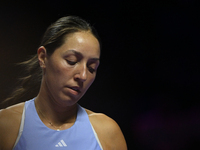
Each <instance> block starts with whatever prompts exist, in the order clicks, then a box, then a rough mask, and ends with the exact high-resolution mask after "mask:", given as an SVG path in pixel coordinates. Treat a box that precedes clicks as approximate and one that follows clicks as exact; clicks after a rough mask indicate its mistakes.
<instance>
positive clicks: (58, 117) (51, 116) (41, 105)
mask: <svg viewBox="0 0 200 150" xmlns="http://www.w3.org/2000/svg"><path fill="white" fill-rule="evenodd" d="M35 106H36V110H37V112H38V114H39V116H40V118H41V120H42V121H43V122H44V124H48V123H52V124H53V125H54V126H56V127H60V126H63V128H64V129H66V128H69V127H71V126H72V125H73V124H74V122H75V121H76V115H77V104H74V105H73V106H63V105H62V106H61V105H59V104H56V103H55V101H53V100H51V99H50V98H45V97H42V96H41V95H40V94H39V95H38V96H37V97H36V99H35Z"/></svg>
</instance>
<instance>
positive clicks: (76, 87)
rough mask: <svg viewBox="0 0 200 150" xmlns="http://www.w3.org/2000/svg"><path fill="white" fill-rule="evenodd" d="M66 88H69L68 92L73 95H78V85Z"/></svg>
mask: <svg viewBox="0 0 200 150" xmlns="http://www.w3.org/2000/svg"><path fill="white" fill-rule="evenodd" d="M68 88H69V89H70V93H72V94H73V95H78V94H79V93H81V90H80V87H78V86H72V87H68Z"/></svg>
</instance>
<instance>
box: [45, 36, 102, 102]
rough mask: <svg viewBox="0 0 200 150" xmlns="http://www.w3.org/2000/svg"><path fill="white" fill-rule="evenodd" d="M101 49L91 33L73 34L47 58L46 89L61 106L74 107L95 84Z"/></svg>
mask: <svg viewBox="0 0 200 150" xmlns="http://www.w3.org/2000/svg"><path fill="white" fill-rule="evenodd" d="M99 58H100V46H99V42H98V40H97V39H96V38H95V37H94V36H93V35H92V34H91V33H90V32H75V33H72V34H69V35H68V36H67V38H66V40H65V43H64V44H63V45H62V46H61V47H59V48H57V49H56V50H55V51H54V53H53V54H52V55H51V56H49V57H46V58H45V61H44V63H45V68H44V75H43V80H44V83H45V86H44V87H45V90H46V92H47V93H48V95H50V97H51V98H53V100H55V101H56V102H57V103H60V104H67V105H73V104H75V103H76V102H77V101H78V100H79V99H80V98H81V97H82V96H83V95H84V94H85V92H86V91H87V89H88V88H89V87H90V85H91V84H92V83H93V81H94V79H95V77H96V72H97V68H98V66H99Z"/></svg>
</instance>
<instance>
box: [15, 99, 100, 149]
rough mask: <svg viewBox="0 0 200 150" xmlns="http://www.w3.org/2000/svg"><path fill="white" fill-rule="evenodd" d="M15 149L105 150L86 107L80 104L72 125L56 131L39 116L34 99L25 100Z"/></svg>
mask: <svg viewBox="0 0 200 150" xmlns="http://www.w3.org/2000/svg"><path fill="white" fill-rule="evenodd" d="M13 150H103V148H102V146H101V144H100V142H99V139H98V137H97V134H96V132H95V130H94V129H93V127H92V125H91V123H90V120H89V117H88V114H87V113H86V111H85V109H84V108H82V107H81V106H80V105H78V112H77V118H76V121H75V123H74V125H73V126H72V127H70V128H69V129H66V130H61V131H56V130H52V129H50V128H48V127H47V126H46V125H45V124H44V123H43V122H42V121H41V120H40V118H39V116H38V114H37V111H36V109H35V103H34V99H32V100H30V101H27V102H25V107H24V111H23V115H22V120H21V125H20V130H19V134H18V138H17V140H16V143H15V146H14V148H13Z"/></svg>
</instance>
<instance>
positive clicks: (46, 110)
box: [0, 16, 127, 150]
mask: <svg viewBox="0 0 200 150" xmlns="http://www.w3.org/2000/svg"><path fill="white" fill-rule="evenodd" d="M99 59H100V42H99V38H98V36H97V34H96V32H95V31H94V29H93V28H92V27H91V26H90V25H89V24H88V23H87V22H86V21H84V20H82V19H81V18H79V17H74V16H68V17H63V18H61V19H59V20H58V21H56V22H55V23H54V24H52V25H51V26H50V27H49V28H48V29H47V31H46V32H45V35H44V37H43V40H42V43H41V46H40V47H39V48H38V51H37V55H36V56H34V57H33V58H32V59H30V60H29V61H26V62H24V64H26V65H27V66H28V67H27V68H28V71H29V72H30V75H28V76H27V77H25V78H23V81H22V84H23V85H22V87H21V89H19V90H17V91H16V92H15V94H14V96H13V97H12V98H11V99H16V97H17V98H20V97H21V96H23V95H24V93H28V92H29V91H31V89H30V87H31V86H30V85H34V84H35V85H34V86H36V85H37V84H38V83H40V89H39V93H38V94H37V96H36V97H35V98H33V99H32V100H29V101H26V102H22V103H19V104H16V105H13V106H11V107H8V108H6V109H3V110H1V111H0V150H12V149H14V150H36V149H37V150H46V149H48V150H54V149H57V148H60V149H66V150H67V149H69V150H100V149H104V150H110V149H115V150H126V149H127V147H126V142H125V139H124V136H123V134H122V132H121V130H120V128H119V126H118V125H117V123H116V122H115V121H114V120H112V119H111V118H109V117H108V116H106V115H104V114H99V113H94V112H92V111H90V110H88V109H84V108H83V107H81V106H80V105H78V104H77V102H78V101H79V99H80V98H81V97H82V96H83V95H84V94H85V92H86V91H87V89H88V88H89V87H90V85H91V84H92V83H93V81H94V79H95V76H96V72H97V68H98V66H99V63H100V62H99ZM38 68H39V70H38ZM37 79H39V81H40V80H41V81H40V82H37ZM31 83H33V84H31ZM28 88H29V89H30V90H29V91H26V89H28ZM31 88H33V87H31ZM24 89H25V90H24Z"/></svg>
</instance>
